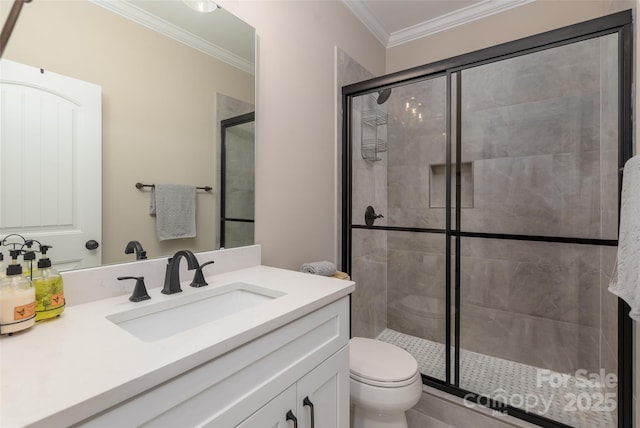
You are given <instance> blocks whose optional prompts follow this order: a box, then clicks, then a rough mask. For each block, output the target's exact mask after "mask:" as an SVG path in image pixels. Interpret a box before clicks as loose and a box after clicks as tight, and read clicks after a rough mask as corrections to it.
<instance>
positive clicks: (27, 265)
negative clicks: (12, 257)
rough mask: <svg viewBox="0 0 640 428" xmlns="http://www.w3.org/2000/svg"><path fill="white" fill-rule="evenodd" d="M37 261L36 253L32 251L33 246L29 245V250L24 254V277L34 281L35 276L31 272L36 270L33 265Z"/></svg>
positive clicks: (24, 251)
mask: <svg viewBox="0 0 640 428" xmlns="http://www.w3.org/2000/svg"><path fill="white" fill-rule="evenodd" d="M35 259H36V252H35V251H33V250H32V249H31V245H30V244H28V245H27V249H26V250H23V253H22V263H23V264H22V275H24V276H26V277H28V278H29V279H32V278H33V276H32V275H31V272H32V271H33V270H34V269H33V263H34V261H35Z"/></svg>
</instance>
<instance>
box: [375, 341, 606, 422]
mask: <svg viewBox="0 0 640 428" xmlns="http://www.w3.org/2000/svg"><path fill="white" fill-rule="evenodd" d="M378 339H379V340H382V341H384V342H388V343H392V344H394V345H396V346H399V347H400V348H403V349H405V350H406V351H407V352H409V353H410V354H411V355H413V356H414V358H415V359H416V360H417V361H418V367H419V369H420V372H421V373H423V374H426V375H428V376H431V377H433V378H436V379H442V380H444V378H445V346H444V345H443V344H441V343H437V342H432V341H430V340H426V339H421V338H419V337H415V336H410V335H408V334H404V333H400V332H397V331H395V330H391V329H385V330H384V331H383V332H382V333H380V335H379V336H378ZM542 370H544V369H541V368H539V367H534V366H529V365H527V364H521V363H517V362H514V361H509V360H504V359H501V358H497V357H492V356H488V355H484V354H479V353H476V352H471V351H466V350H464V349H461V350H460V387H461V388H463V389H465V390H468V391H472V392H475V393H477V394H479V395H480V396H483V397H489V398H493V399H496V400H500V401H502V402H505V401H506V400H508V401H509V404H511V405H513V406H514V407H520V408H525V409H526V410H529V411H530V412H532V413H537V414H539V415H542V416H544V417H546V418H549V419H553V420H555V421H558V422H562V423H564V424H567V425H570V426H572V427H578V428H614V427H615V426H616V422H615V419H614V415H613V414H614V413H615V410H614V412H613V413H612V412H609V411H604V410H594V408H595V409H602V406H605V407H606V405H607V404H611V403H607V401H606V399H605V398H608V397H607V396H606V395H605V392H606V391H605V390H604V388H602V387H601V386H600V385H598V384H589V385H586V384H585V382H584V381H583V382H580V381H579V380H578V379H576V378H575V377H574V376H568V375H561V374H559V373H555V372H551V371H548V370H545V371H544V372H541V371H542ZM541 373H544V375H543V376H544V377H542V376H540V374H541ZM561 376H562V377H561ZM539 379H542V381H541V380H539ZM547 379H551V382H549V381H547ZM554 382H555V383H554ZM552 385H553V386H552ZM503 397H504V398H503ZM501 398H502V399H501Z"/></svg>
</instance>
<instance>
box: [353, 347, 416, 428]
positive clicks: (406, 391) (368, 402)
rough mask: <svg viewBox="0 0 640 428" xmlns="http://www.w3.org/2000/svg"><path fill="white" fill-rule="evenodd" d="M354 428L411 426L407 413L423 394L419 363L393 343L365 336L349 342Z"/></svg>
mask: <svg viewBox="0 0 640 428" xmlns="http://www.w3.org/2000/svg"><path fill="white" fill-rule="evenodd" d="M349 348H350V349H349V369H350V374H349V377H350V379H349V386H350V395H351V404H352V405H353V415H352V421H353V425H352V428H407V418H406V416H405V412H406V411H407V410H409V409H410V408H412V407H413V406H415V405H416V403H417V402H418V400H420V395H421V394H422V378H421V376H420V372H419V371H418V363H417V361H416V359H415V358H413V356H412V355H411V354H409V353H408V352H407V351H405V350H404V349H401V348H399V347H397V346H395V345H392V344H390V343H386V342H382V341H379V340H375V339H367V338H364V337H354V338H352V339H351V341H350V342H349Z"/></svg>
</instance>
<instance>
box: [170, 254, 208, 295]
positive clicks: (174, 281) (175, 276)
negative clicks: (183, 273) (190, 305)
mask: <svg viewBox="0 0 640 428" xmlns="http://www.w3.org/2000/svg"><path fill="white" fill-rule="evenodd" d="M183 257H184V258H185V259H187V265H188V267H189V270H193V269H197V268H198V267H199V266H200V265H199V264H198V259H196V256H195V255H194V254H193V253H192V252H191V251H189V250H180V251H178V252H176V253H175V254H174V255H173V257H171V258H170V259H169V261H168V262H167V272H166V274H165V276H164V287H163V288H162V293H163V294H173V293H180V292H181V291H182V288H180V260H181V259H182V258H183Z"/></svg>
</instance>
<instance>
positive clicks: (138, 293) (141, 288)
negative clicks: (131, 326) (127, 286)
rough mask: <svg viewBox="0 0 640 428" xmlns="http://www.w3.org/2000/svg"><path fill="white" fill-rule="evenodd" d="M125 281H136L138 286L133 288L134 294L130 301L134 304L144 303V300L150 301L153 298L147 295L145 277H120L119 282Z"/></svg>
mask: <svg viewBox="0 0 640 428" xmlns="http://www.w3.org/2000/svg"><path fill="white" fill-rule="evenodd" d="M123 279H135V280H136V286H135V287H134V288H133V293H131V297H129V300H131V301H132V302H142V301H143V300H149V299H150V298H151V296H149V294H148V293H147V287H145V285H144V276H119V277H118V281H122V280H123Z"/></svg>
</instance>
